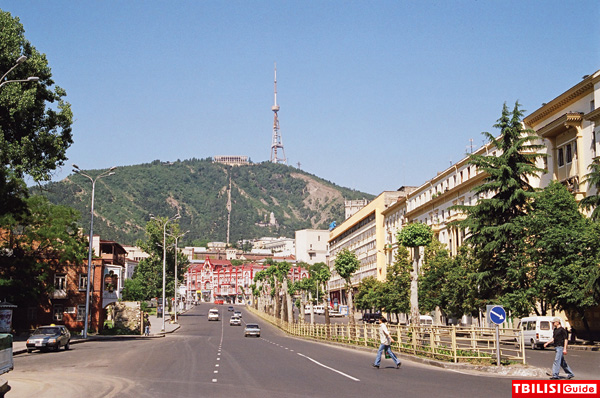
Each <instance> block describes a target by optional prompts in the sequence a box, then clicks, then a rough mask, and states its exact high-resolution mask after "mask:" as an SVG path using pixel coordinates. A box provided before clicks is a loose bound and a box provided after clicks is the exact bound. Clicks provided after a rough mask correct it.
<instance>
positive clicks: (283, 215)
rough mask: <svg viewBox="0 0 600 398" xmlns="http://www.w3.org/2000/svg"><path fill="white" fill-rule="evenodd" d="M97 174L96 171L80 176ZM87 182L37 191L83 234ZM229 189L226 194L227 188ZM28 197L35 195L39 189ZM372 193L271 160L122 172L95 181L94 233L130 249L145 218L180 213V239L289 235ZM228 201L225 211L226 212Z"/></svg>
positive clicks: (322, 223) (324, 223)
mask: <svg viewBox="0 0 600 398" xmlns="http://www.w3.org/2000/svg"><path fill="white" fill-rule="evenodd" d="M85 172H86V174H90V175H91V176H96V175H97V174H98V173H99V172H100V170H91V171H89V172H88V171H85ZM91 185H92V184H91V182H90V181H89V180H88V179H87V178H85V177H83V176H80V175H77V174H74V175H71V176H69V177H67V178H65V179H64V180H62V181H59V182H53V183H49V184H47V185H45V186H44V187H43V194H44V195H45V196H47V197H48V198H49V200H50V201H51V202H52V203H55V204H62V205H67V206H70V207H73V208H75V209H77V210H78V211H80V212H81V215H82V219H81V225H82V227H83V228H84V229H85V230H89V211H90V210H89V209H90V203H91V198H90V195H91V190H92V186H91ZM229 187H231V192H230V194H229V190H230V188H229ZM32 191H34V192H36V193H39V189H38V188H32ZM362 198H366V199H372V198H373V195H370V194H367V193H363V192H359V191H356V190H353V189H349V188H343V187H340V186H337V185H335V184H333V183H331V182H329V181H326V180H323V179H321V178H319V177H317V176H314V175H312V174H309V173H306V172H304V171H302V170H300V169H297V168H294V167H291V166H286V165H282V164H275V163H270V162H263V163H256V164H250V165H245V166H227V165H224V164H221V163H213V162H212V160H211V159H210V158H208V159H190V160H184V161H176V162H160V161H158V160H156V161H154V162H152V163H146V164H140V165H134V166H123V167H119V168H117V169H116V170H115V174H114V175H112V176H109V177H106V178H101V179H99V180H98V181H97V182H96V193H95V204H94V214H95V216H94V233H96V234H99V235H100V236H101V237H102V238H103V239H110V240H116V241H118V242H120V243H123V244H134V243H135V241H136V240H137V239H139V238H143V236H144V230H145V225H146V222H147V221H148V220H149V214H155V215H157V216H162V217H166V216H168V217H171V216H173V215H175V214H176V213H177V211H178V210H179V212H180V214H181V220H180V225H181V228H182V230H183V231H185V230H188V229H189V230H190V232H189V233H188V234H187V235H186V237H185V241H186V242H192V241H199V240H213V241H223V242H224V241H226V236H227V219H228V211H229V210H228V208H230V209H231V214H230V242H232V243H233V242H236V241H237V240H239V239H251V238H259V237H262V236H287V237H294V231H296V230H299V229H305V228H319V229H326V228H327V227H328V225H329V224H330V223H331V222H332V221H337V222H338V223H340V222H341V221H343V219H344V200H352V199H362ZM228 202H230V204H231V205H230V206H228Z"/></svg>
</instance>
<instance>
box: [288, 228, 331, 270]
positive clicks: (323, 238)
mask: <svg viewBox="0 0 600 398" xmlns="http://www.w3.org/2000/svg"><path fill="white" fill-rule="evenodd" d="M295 235H296V261H298V262H300V261H302V262H305V263H307V264H315V263H326V262H327V240H328V239H329V231H327V230H325V229H302V230H300V231H296V234H295Z"/></svg>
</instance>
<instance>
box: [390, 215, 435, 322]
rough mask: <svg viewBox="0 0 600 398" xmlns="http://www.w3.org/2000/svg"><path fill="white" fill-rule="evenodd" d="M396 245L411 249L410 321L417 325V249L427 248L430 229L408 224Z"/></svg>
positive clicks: (418, 253) (400, 232)
mask: <svg viewBox="0 0 600 398" xmlns="http://www.w3.org/2000/svg"><path fill="white" fill-rule="evenodd" d="M397 238H398V244H399V245H402V246H405V247H412V248H413V269H412V271H411V272H410V321H411V323H412V324H413V325H418V324H419V274H420V272H421V271H420V269H419V262H420V259H421V253H420V250H419V248H420V247H423V246H427V245H428V244H429V243H430V242H431V239H432V238H433V232H432V231H431V227H429V226H428V225H426V224H422V223H413V224H409V225H407V226H406V227H404V228H402V229H401V230H400V231H398V236H397Z"/></svg>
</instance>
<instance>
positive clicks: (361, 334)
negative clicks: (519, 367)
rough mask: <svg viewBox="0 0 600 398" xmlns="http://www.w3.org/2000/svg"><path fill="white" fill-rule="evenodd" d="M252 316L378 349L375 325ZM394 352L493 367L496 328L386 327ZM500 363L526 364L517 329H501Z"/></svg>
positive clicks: (296, 331) (297, 333)
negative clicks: (285, 320) (295, 320)
mask: <svg viewBox="0 0 600 398" xmlns="http://www.w3.org/2000/svg"><path fill="white" fill-rule="evenodd" d="M248 309H249V310H250V311H252V312H253V313H254V314H256V315H258V316H260V317H261V318H263V319H265V320H266V321H268V322H270V323H272V324H274V325H275V326H277V327H279V328H280V329H282V330H283V331H285V332H286V333H289V334H291V335H294V336H301V337H307V338H314V339H318V340H326V341H335V342H340V343H345V344H350V345H357V346H364V347H373V348H377V347H379V327H378V325H375V324H367V323H357V324H355V325H350V324H339V323H337V324H330V325H325V324H311V323H303V322H299V323H288V322H284V321H282V320H280V319H279V318H276V317H274V316H272V315H268V314H265V313H263V312H260V311H257V310H255V309H254V308H251V307H248ZM388 329H389V331H390V334H391V335H392V337H393V338H394V342H393V343H392V349H395V350H396V351H399V352H403V353H407V354H412V355H417V356H421V357H428V358H433V359H438V360H444V361H449V362H455V363H458V362H476V363H482V364H488V363H489V364H491V363H496V331H495V328H480V327H470V328H464V327H456V326H437V325H420V326H402V325H388ZM500 359H501V362H502V361H511V362H520V363H523V364H525V363H526V362H525V347H524V344H523V333H522V332H521V330H520V329H508V328H501V329H500Z"/></svg>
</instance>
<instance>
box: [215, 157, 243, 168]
mask: <svg viewBox="0 0 600 398" xmlns="http://www.w3.org/2000/svg"><path fill="white" fill-rule="evenodd" d="M213 163H222V164H226V165H228V166H247V165H249V164H250V159H249V158H248V156H235V155H233V156H223V155H217V156H213Z"/></svg>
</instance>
